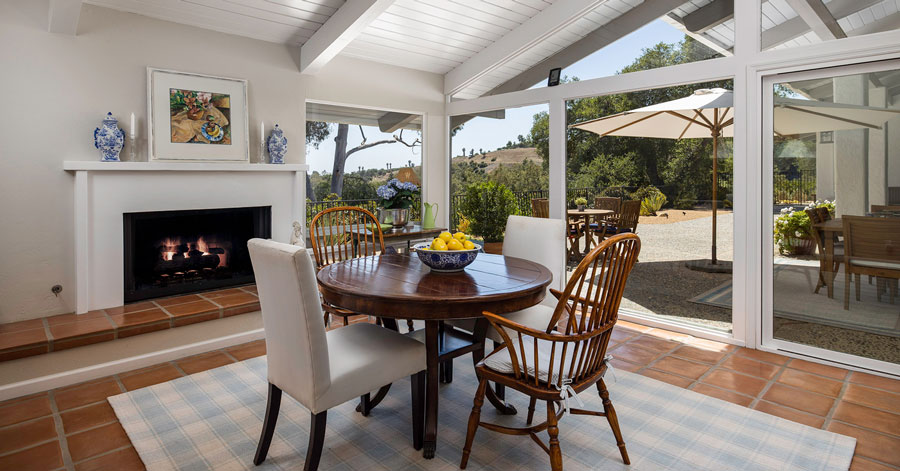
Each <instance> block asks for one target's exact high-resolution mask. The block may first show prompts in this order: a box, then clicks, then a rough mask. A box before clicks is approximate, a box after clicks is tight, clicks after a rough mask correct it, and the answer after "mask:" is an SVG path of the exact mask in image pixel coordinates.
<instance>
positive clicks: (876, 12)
mask: <svg viewBox="0 0 900 471" xmlns="http://www.w3.org/2000/svg"><path fill="white" fill-rule="evenodd" d="M798 3H799V4H802V5H804V8H803V9H802V10H800V11H798V10H797V9H795V8H794V7H793V6H791V5H792V4H791V2H788V1H787V0H763V1H762V2H761V18H760V20H761V26H762V39H761V41H762V44H761V47H762V50H767V49H783V48H789V47H796V46H803V45H807V44H816V43H820V42H823V41H830V40H834V39H841V38H846V37H850V36H862V35H864V34H871V33H879V32H882V31H890V30H893V29H897V28H898V26H900V13H898V11H897V9H898V4H897V2H896V1H895V0H884V1H882V0H830V1H826V2H824V4H821V3H819V5H823V7H824V8H816V5H815V4H816V3H818V2H808V3H807V2H798Z"/></svg>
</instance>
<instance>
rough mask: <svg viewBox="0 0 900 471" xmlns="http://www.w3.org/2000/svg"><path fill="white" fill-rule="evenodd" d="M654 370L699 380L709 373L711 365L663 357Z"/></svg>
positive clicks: (654, 365)
mask: <svg viewBox="0 0 900 471" xmlns="http://www.w3.org/2000/svg"><path fill="white" fill-rule="evenodd" d="M653 368H655V369H657V370H660V371H665V372H667V373H673V374H676V375H680V376H687V377H688V378H691V379H697V378H699V377H701V376H703V374H704V373H706V372H707V371H709V365H704V364H701V363H695V362H692V361H687V360H682V359H681V358H676V357H671V356H667V357H663V358H662V359H660V360H659V361H657V362H656V363H654V364H653Z"/></svg>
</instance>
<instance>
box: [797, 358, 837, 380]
mask: <svg viewBox="0 0 900 471" xmlns="http://www.w3.org/2000/svg"><path fill="white" fill-rule="evenodd" d="M788 368H794V369H797V370H803V371H806V372H807V373H815V374H817V375H821V376H827V377H829V378H832V379H836V380H840V381H843V380H844V379H845V378H847V373H849V371H848V370H846V369H844V368H838V367H836V366H829V365H823V364H821V363H813V362H811V361H806V360H801V359H799V358H793V359H791V362H790V363H788Z"/></svg>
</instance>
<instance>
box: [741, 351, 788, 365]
mask: <svg viewBox="0 0 900 471" xmlns="http://www.w3.org/2000/svg"><path fill="white" fill-rule="evenodd" d="M735 354H736V355H740V356H744V357H747V358H752V359H754V360H759V361H765V362H769V363H775V364H776V365H783V364H785V363H787V362H788V360H789V359H790V358H788V357H786V356H784V355H779V354H777V353H771V352H764V351H762V350H754V349H752V348H745V347H741V348H739V349H738V351H737V352H735Z"/></svg>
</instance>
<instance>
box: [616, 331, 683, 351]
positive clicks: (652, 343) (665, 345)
mask: <svg viewBox="0 0 900 471" xmlns="http://www.w3.org/2000/svg"><path fill="white" fill-rule="evenodd" d="M628 343H629V344H630V345H634V346H638V347H641V348H645V349H647V350H652V351H654V352H660V353H663V352H667V351H669V350H672V349H673V348H675V347H677V346H678V345H679V343H678V342H673V341H671V340H666V339H661V338H658V337H652V336H649V335H647V334H644V335H641V336H640V337H637V338H635V339H632V340H630V341H629V342H628Z"/></svg>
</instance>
